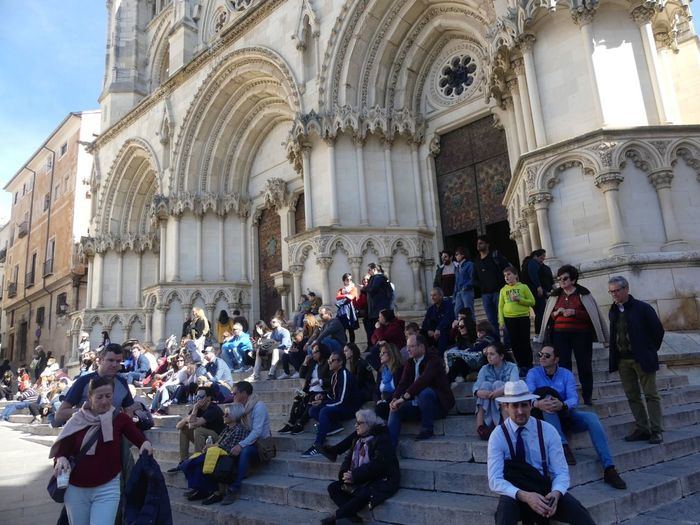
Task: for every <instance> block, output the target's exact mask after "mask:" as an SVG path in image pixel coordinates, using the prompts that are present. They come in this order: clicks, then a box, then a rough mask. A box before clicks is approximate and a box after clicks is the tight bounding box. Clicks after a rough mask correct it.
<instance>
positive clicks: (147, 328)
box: [143, 308, 153, 344]
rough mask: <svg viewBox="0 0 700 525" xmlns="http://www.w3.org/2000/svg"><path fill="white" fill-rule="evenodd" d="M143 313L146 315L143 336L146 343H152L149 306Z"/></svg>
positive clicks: (151, 313)
mask: <svg viewBox="0 0 700 525" xmlns="http://www.w3.org/2000/svg"><path fill="white" fill-rule="evenodd" d="M144 315H145V316H146V326H145V327H144V334H143V337H144V339H145V340H146V343H148V344H153V310H152V309H151V308H149V309H147V310H145V311H144Z"/></svg>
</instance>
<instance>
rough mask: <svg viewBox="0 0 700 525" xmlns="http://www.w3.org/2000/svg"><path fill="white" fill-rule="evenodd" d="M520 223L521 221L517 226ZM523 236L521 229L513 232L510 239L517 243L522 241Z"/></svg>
mask: <svg viewBox="0 0 700 525" xmlns="http://www.w3.org/2000/svg"><path fill="white" fill-rule="evenodd" d="M518 222H519V221H517V222H516V225H517V223H518ZM522 236H523V234H522V232H521V231H520V230H519V229H516V230H511V232H510V235H509V237H510V238H511V239H512V240H514V241H517V240H518V239H520V238H521V237H522Z"/></svg>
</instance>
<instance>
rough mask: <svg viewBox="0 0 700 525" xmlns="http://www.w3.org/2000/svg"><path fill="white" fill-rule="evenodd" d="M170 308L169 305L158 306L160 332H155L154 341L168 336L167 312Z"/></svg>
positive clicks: (162, 339)
mask: <svg viewBox="0 0 700 525" xmlns="http://www.w3.org/2000/svg"><path fill="white" fill-rule="evenodd" d="M168 310H169V308H168V306H167V305H160V306H158V313H159V314H160V323H159V327H158V331H159V332H160V333H157V334H155V338H154V339H155V341H153V342H156V341H164V340H165V339H167V337H168V336H167V335H166V333H165V332H166V330H167V328H166V326H165V314H166V313H167V312H168Z"/></svg>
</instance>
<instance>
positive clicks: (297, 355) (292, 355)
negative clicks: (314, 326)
mask: <svg viewBox="0 0 700 525" xmlns="http://www.w3.org/2000/svg"><path fill="white" fill-rule="evenodd" d="M305 346H306V339H304V329H303V328H296V329H295V330H294V333H292V346H291V347H290V349H289V351H288V352H284V353H283V354H282V356H281V359H282V370H284V375H285V376H287V377H290V378H292V379H299V377H300V376H299V370H300V369H301V365H302V363H303V362H304V359H305V358H306V352H305V351H304V347H305ZM289 365H292V366H293V367H294V370H296V372H294V373H293V374H292V370H291V369H290V368H289Z"/></svg>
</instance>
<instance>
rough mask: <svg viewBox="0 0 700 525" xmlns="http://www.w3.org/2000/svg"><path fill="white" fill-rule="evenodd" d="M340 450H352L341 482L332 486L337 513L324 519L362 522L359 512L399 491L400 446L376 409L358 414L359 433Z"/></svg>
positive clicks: (326, 523)
mask: <svg viewBox="0 0 700 525" xmlns="http://www.w3.org/2000/svg"><path fill="white" fill-rule="evenodd" d="M342 443H343V447H342V448H341V447H338V450H339V452H338V453H340V451H341V450H342V451H343V452H344V451H345V450H349V451H348V453H347V455H346V456H345V460H344V461H343V464H342V465H341V467H340V472H339V473H338V481H334V482H333V483H331V484H330V485H328V494H329V495H330V497H331V499H332V500H333V502H334V503H335V504H336V505H337V506H338V510H336V511H335V514H334V515H333V516H330V517H328V518H325V519H324V520H323V521H321V523H322V524H324V525H332V524H334V523H336V520H341V519H343V518H346V519H349V520H350V521H358V522H359V521H362V520H361V519H360V518H359V516H358V515H357V513H358V512H359V511H360V510H362V509H363V508H364V507H365V506H367V505H369V508H370V509H374V508H376V507H377V506H378V505H380V504H381V503H383V502H384V501H386V500H387V499H389V498H390V497H391V496H393V495H394V494H396V492H397V491H398V490H399V483H400V481H401V471H400V469H399V461H398V459H397V457H396V449H395V447H394V446H393V445H392V443H391V438H390V437H389V432H388V431H387V428H386V425H385V422H384V420H383V419H382V418H380V417H379V416H377V415H376V414H375V413H374V412H373V411H372V410H358V411H357V412H356V413H355V432H353V433H352V434H351V435H350V436H349V437H348V438H347V439H346V440H344V441H343V442H342Z"/></svg>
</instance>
